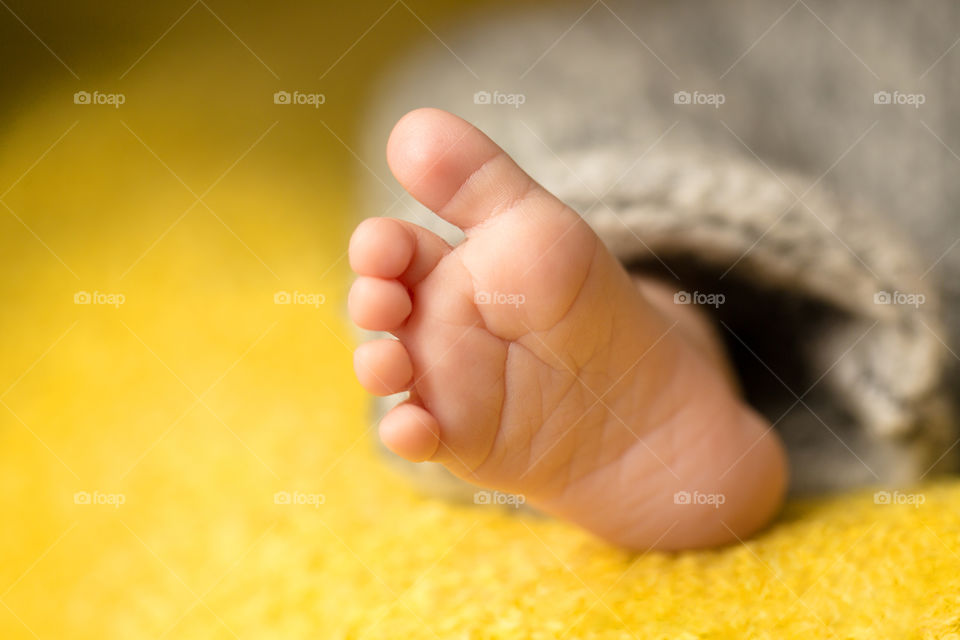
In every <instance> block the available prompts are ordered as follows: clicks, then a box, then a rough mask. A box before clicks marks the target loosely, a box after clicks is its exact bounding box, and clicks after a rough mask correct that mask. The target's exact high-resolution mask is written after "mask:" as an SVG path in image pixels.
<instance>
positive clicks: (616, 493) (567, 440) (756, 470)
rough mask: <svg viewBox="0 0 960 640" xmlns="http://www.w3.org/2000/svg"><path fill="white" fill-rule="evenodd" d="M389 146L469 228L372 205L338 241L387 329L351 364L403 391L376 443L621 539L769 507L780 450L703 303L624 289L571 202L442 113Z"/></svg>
mask: <svg viewBox="0 0 960 640" xmlns="http://www.w3.org/2000/svg"><path fill="white" fill-rule="evenodd" d="M387 159H388V161H389V164H390V167H391V169H392V171H393V173H394V175H395V176H396V178H397V180H399V182H400V184H401V185H403V187H404V188H405V189H406V190H407V191H409V192H410V194H411V195H413V196H414V197H415V198H416V199H417V200H419V201H420V202H422V203H423V204H424V205H426V206H427V207H429V208H430V209H431V210H432V211H434V212H436V214H437V215H439V216H440V217H442V218H443V219H445V220H447V221H449V222H451V223H453V224H455V225H457V226H458V227H460V228H461V229H463V231H464V232H465V234H466V239H465V240H464V241H463V242H462V243H460V244H458V245H457V246H455V247H452V246H450V245H448V244H447V243H446V242H445V241H444V240H442V239H441V238H440V237H439V236H437V235H435V234H433V233H432V232H430V231H428V230H426V229H423V228H421V227H419V226H416V225H414V224H410V223H407V222H403V221H400V220H395V219H390V218H373V219H369V220H365V221H364V222H363V223H361V224H360V226H359V227H358V228H357V230H356V231H355V233H354V234H353V237H352V239H351V241H350V264H351V266H352V268H353V269H354V271H356V273H357V274H358V275H359V278H358V279H357V281H356V282H355V284H354V286H353V289H352V290H351V292H350V298H349V306H350V313H351V317H352V318H353V320H354V322H355V323H356V324H357V325H359V326H360V327H361V328H364V329H369V330H375V331H388V332H391V333H392V334H394V335H395V336H396V337H397V338H398V339H399V340H390V339H386V340H374V341H371V342H368V343H366V344H363V345H361V346H360V347H359V348H358V349H357V351H356V354H355V359H354V363H355V368H356V372H357V377H358V378H359V380H360V383H361V384H362V385H363V386H364V387H365V388H366V389H367V390H368V391H370V392H371V393H374V394H378V395H388V394H393V393H397V392H400V391H404V390H409V391H410V393H411V397H410V399H409V400H408V401H407V402H404V403H403V404H401V405H399V406H397V407H396V408H394V409H392V410H391V411H390V412H389V413H388V414H387V415H386V416H385V417H384V418H383V421H382V422H381V424H380V436H381V438H382V439H383V441H384V443H385V444H386V446H387V447H388V448H390V449H391V450H392V451H394V452H396V453H397V454H398V455H400V456H402V457H404V458H407V459H409V460H413V461H424V460H431V461H435V462H439V463H442V464H443V465H445V466H446V467H447V468H448V469H449V470H450V471H452V472H453V473H454V474H455V475H457V476H459V477H461V478H463V479H465V480H467V481H469V482H472V483H474V484H476V485H479V486H482V487H486V488H491V489H496V490H502V491H508V492H512V493H520V494H523V495H524V496H525V497H526V499H527V501H528V502H529V503H531V504H533V505H534V506H536V507H538V508H540V509H541V510H543V511H546V512H549V513H551V514H554V515H556V516H558V517H561V518H564V519H567V520H570V521H573V522H575V523H577V524H579V525H580V526H582V527H584V528H586V529H588V530H590V531H592V532H594V533H596V534H597V535H599V536H601V537H603V538H605V539H607V540H609V541H611V542H613V543H616V544H619V545H622V546H625V547H628V548H631V549H647V548H663V549H678V548H689V547H699V546H711V545H717V544H723V543H726V542H730V541H732V540H735V539H737V538H743V537H746V536H748V535H750V534H751V533H753V532H754V531H756V530H757V529H759V528H760V527H762V526H763V525H764V524H765V523H767V522H768V521H769V520H770V518H771V517H772V516H773V515H774V514H775V513H776V510H777V508H778V506H779V505H780V502H781V500H782V495H783V491H784V485H785V459H784V455H783V451H782V448H781V446H780V443H779V440H778V438H777V437H776V435H775V434H774V433H773V432H772V431H770V430H769V425H768V424H767V423H766V422H765V421H764V420H763V419H762V418H760V417H759V416H758V415H757V414H756V413H755V412H753V411H752V410H751V409H750V408H749V407H748V406H746V405H745V404H744V402H743V401H742V400H741V398H740V397H738V395H737V392H736V389H735V385H734V384H733V383H732V381H731V379H730V377H729V376H728V375H727V372H726V370H725V364H724V362H723V360H722V358H720V357H717V353H718V351H717V350H716V349H715V348H714V347H715V346H716V345H712V346H708V345H706V344H705V341H709V340H712V338H707V339H705V338H704V335H707V334H708V333H709V332H701V333H700V334H699V335H697V333H698V332H697V331H696V330H695V329H693V328H692V327H694V326H695V325H696V324H697V322H702V321H701V320H700V319H695V318H692V317H691V316H690V314H696V313H698V312H696V311H691V308H690V307H687V306H682V307H681V306H679V305H673V304H672V303H671V301H669V299H668V300H667V301H666V302H664V300H663V298H662V296H660V295H659V294H658V292H657V287H656V286H649V287H647V288H645V289H644V288H638V287H637V284H636V283H635V282H634V281H633V280H632V279H631V277H630V276H629V275H628V274H627V272H626V271H625V270H624V269H623V267H622V266H621V265H620V263H619V262H618V261H617V260H616V259H615V258H614V257H613V256H612V255H611V254H610V253H609V252H608V251H607V250H606V248H605V247H604V246H603V244H602V242H601V241H600V239H599V238H598V237H597V236H596V235H595V234H594V233H593V231H592V230H591V229H590V228H589V226H588V225H587V224H586V223H585V222H584V221H583V220H582V218H581V217H580V216H579V215H578V214H577V213H575V212H574V211H572V210H571V209H569V208H568V207H567V206H566V205H564V204H563V203H562V202H560V201H559V200H557V199H556V198H555V197H554V196H552V195H551V194H550V193H548V192H546V191H545V190H544V189H543V188H542V187H541V186H540V185H538V184H537V183H536V182H534V181H533V179H531V178H530V177H529V176H528V175H526V174H525V173H524V172H523V171H522V170H521V169H520V168H519V167H518V166H517V165H516V164H515V163H514V162H513V160H512V159H511V158H510V157H509V156H507V154H506V153H504V152H503V150H501V149H500V148H499V147H498V146H497V145H496V144H494V143H493V142H492V141H491V140H490V139H489V138H487V137H486V136H485V135H484V134H483V133H481V132H480V131H479V130H477V129H475V128H474V127H472V126H471V125H470V124H468V123H466V122H464V121H463V120H461V119H460V118H457V117H456V116H453V115H451V114H449V113H446V112H443V111H438V110H435V109H420V110H417V111H414V112H412V113H410V114H408V115H407V116H405V117H404V118H403V119H402V120H401V121H400V122H399V123H398V124H397V126H396V127H395V128H394V131H393V133H392V134H391V136H390V141H389V143H388V146H387ZM684 314H687V315H684ZM684 492H686V493H684ZM688 496H689V499H686V498H687V497H688ZM698 496H699V497H698Z"/></svg>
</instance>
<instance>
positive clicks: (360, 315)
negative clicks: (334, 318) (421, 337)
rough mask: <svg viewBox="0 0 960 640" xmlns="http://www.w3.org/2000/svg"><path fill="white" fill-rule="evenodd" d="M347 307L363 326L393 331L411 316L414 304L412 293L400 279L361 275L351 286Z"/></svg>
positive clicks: (359, 324) (370, 328) (353, 317)
mask: <svg viewBox="0 0 960 640" xmlns="http://www.w3.org/2000/svg"><path fill="white" fill-rule="evenodd" d="M347 308H348V309H349V311H350V319H351V320H353V322H354V323H355V324H356V325H357V326H358V327H360V328H361V329H367V330H369V331H393V330H394V329H397V328H398V327H400V325H402V324H403V322H404V320H406V319H407V316H409V315H410V311H411V309H412V304H411V302H410V294H409V293H407V290H406V288H405V287H404V286H403V285H402V284H400V283H399V282H397V281H396V280H384V279H381V278H371V277H364V276H361V277H360V278H358V279H357V281H356V282H354V283H353V287H351V288H350V295H349V297H348V298H347Z"/></svg>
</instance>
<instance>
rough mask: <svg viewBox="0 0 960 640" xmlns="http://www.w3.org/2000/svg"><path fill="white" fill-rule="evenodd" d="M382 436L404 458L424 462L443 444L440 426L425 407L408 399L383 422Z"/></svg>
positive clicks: (385, 417)
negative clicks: (441, 442)
mask: <svg viewBox="0 0 960 640" xmlns="http://www.w3.org/2000/svg"><path fill="white" fill-rule="evenodd" d="M380 439H381V440H382V441H383V444H384V445H386V447H387V448H388V449H390V451H393V452H394V453H395V454H397V455H398V456H400V457H401V458H405V459H407V460H409V461H411V462H423V461H425V460H429V459H430V458H432V457H433V455H434V454H435V453H436V452H437V448H438V447H439V446H440V425H439V424H438V423H437V420H436V418H434V417H433V415H431V414H430V412H429V411H427V410H426V409H424V408H423V407H419V406H417V405H415V404H411V403H409V402H405V403H403V404H401V405H399V406H397V407H394V408H393V409H391V410H390V412H389V413H387V415H386V416H384V417H383V420H381V421H380Z"/></svg>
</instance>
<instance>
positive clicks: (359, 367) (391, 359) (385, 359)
mask: <svg viewBox="0 0 960 640" xmlns="http://www.w3.org/2000/svg"><path fill="white" fill-rule="evenodd" d="M353 368H354V370H355V371H356V374H357V380H359V381H360V385H361V386H362V387H363V388H364V389H366V390H367V391H369V392H370V393H372V394H373V395H375V396H389V395H391V394H394V393H400V392H401V391H405V390H406V389H407V388H408V387H409V386H410V383H411V382H412V381H413V363H412V362H411V361H410V354H408V353H407V350H406V348H405V347H404V346H403V345H402V344H400V342H399V341H397V340H389V339H385V340H373V341H371V342H367V343H365V344H362V345H360V346H359V347H357V350H356V351H354V353H353Z"/></svg>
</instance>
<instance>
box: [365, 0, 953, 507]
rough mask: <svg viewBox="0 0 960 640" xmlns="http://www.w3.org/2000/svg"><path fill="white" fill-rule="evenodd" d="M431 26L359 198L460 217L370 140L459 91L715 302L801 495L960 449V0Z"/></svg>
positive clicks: (588, 10)
mask: <svg viewBox="0 0 960 640" xmlns="http://www.w3.org/2000/svg"><path fill="white" fill-rule="evenodd" d="M437 35H438V36H439V37H440V38H441V39H442V42H441V41H439V40H437V39H435V38H433V37H432V36H431V35H430V34H426V33H425V38H424V40H423V43H422V46H421V47H419V48H418V49H417V50H415V51H412V52H409V53H408V54H405V55H404V56H401V57H400V58H399V59H398V60H397V61H396V62H395V63H394V64H392V65H391V66H390V67H389V68H388V69H387V71H386V73H385V74H384V80H383V81H382V83H381V88H380V90H379V92H378V93H377V94H376V96H375V97H374V100H373V101H372V103H371V113H370V116H369V118H368V126H367V128H366V131H365V135H366V137H367V139H368V140H369V141H370V147H369V150H368V153H367V154H366V155H367V157H369V158H377V159H378V160H377V161H376V162H372V163H371V170H372V171H373V172H374V173H376V174H377V178H376V180H373V179H371V180H370V183H369V185H367V188H365V189H364V194H365V197H366V203H365V209H364V211H365V213H366V214H367V215H392V216H397V217H402V218H406V219H409V220H412V221H414V222H417V223H419V224H423V225H425V226H428V227H430V228H432V229H434V230H437V231H439V232H441V233H442V234H443V235H444V236H445V237H447V238H448V239H449V240H451V241H454V242H455V241H458V240H459V239H460V237H461V236H460V235H459V232H458V231H457V230H456V229H454V228H453V227H451V226H450V225H447V224H446V223H443V222H442V221H440V220H439V219H437V218H436V216H433V215H431V214H429V212H428V211H427V210H426V209H424V208H423V207H422V206H421V205H419V204H418V203H416V202H415V201H414V200H413V199H412V198H410V197H409V196H406V195H405V194H401V192H400V190H399V187H397V186H396V185H395V183H393V182H392V179H391V178H390V177H389V172H388V170H387V168H386V165H385V162H383V161H382V160H379V158H382V156H383V152H382V149H383V145H384V142H385V140H386V138H387V135H388V133H389V131H390V128H391V127H392V125H393V123H395V122H396V120H397V119H398V118H399V117H400V116H402V115H403V114H404V113H406V112H407V111H409V110H410V109H413V108H416V107H421V106H432V107H439V108H443V109H446V110H449V111H451V112H453V113H456V114H458V115H460V116H461V117H463V118H465V119H467V120H469V121H470V122H472V123H474V124H475V125H476V126H478V127H480V128H481V129H482V130H484V131H485V132H486V133H487V134H488V135H489V136H490V137H491V138H493V140H495V141H496V142H497V143H498V144H500V145H501V146H502V147H504V149H506V150H507V151H508V152H509V153H510V154H511V155H512V156H513V157H514V158H515V159H516V160H517V162H518V163H519V164H520V166H522V167H523V168H524V169H525V170H526V171H527V172H528V173H530V174H531V175H532V176H533V177H534V178H535V179H536V180H538V181H539V182H540V183H541V184H542V185H544V187H546V188H547V189H548V190H550V191H552V192H553V193H555V194H556V195H557V196H558V197H560V198H561V199H562V200H563V201H565V202H566V203H567V204H569V205H570V206H571V207H572V208H573V209H575V210H576V211H578V212H579V213H580V214H581V215H583V217H584V218H585V219H586V220H587V221H588V222H589V224H590V225H591V226H592V227H593V228H594V229H595V230H596V232H597V233H598V234H599V235H600V237H601V238H602V239H603V240H604V242H605V243H606V245H607V246H608V247H609V248H610V250H611V251H612V252H613V253H614V254H615V255H616V256H617V257H618V258H619V259H620V260H622V261H623V263H624V264H625V265H626V266H627V267H628V268H629V269H631V270H635V271H638V272H649V273H651V274H655V275H658V276H660V277H662V278H664V279H666V280H667V281H668V282H672V283H673V284H674V285H675V286H676V287H677V289H678V290H680V291H681V292H683V293H682V294H680V295H679V296H678V298H677V302H678V303H685V302H687V301H694V302H703V303H706V306H705V308H706V309H707V310H708V311H709V312H710V313H711V314H713V315H714V316H715V318H716V321H717V323H718V326H720V328H721V331H720V332H721V334H722V335H723V336H724V338H725V339H726V342H727V345H728V347H729V350H730V353H731V356H732V357H733V359H734V362H735V364H736V366H737V368H738V371H739V373H740V376H741V381H742V383H743V386H744V390H745V393H746V395H747V398H748V400H749V401H750V402H751V403H752V404H753V405H754V406H755V407H757V408H758V409H759V410H760V411H761V412H762V413H763V414H764V415H766V416H767V417H768V418H769V419H770V421H771V422H773V423H774V426H775V428H776V429H777V430H778V431H779V432H780V433H781V434H782V436H783V438H784V440H785V442H786V443H787V447H788V451H789V454H790V459H791V486H792V488H793V490H794V491H795V492H810V491H822V490H828V489H836V488H842V487H850V486H857V485H862V484H889V485H904V484H908V483H911V482H916V481H919V480H921V479H923V478H924V477H926V476H927V475H929V474H931V473H934V472H939V471H943V470H949V469H952V468H954V466H955V464H956V456H955V455H954V453H955V452H956V449H955V448H954V445H955V443H956V438H957V429H956V423H955V420H954V414H955V410H956V408H955V403H954V397H955V396H956V395H957V393H956V392H957V391H958V389H960V377H958V375H957V373H958V368H957V363H958V357H957V352H958V349H957V348H956V347H955V346H953V345H956V344H958V339H960V287H958V279H957V275H958V274H960V245H958V241H960V215H958V212H957V207H958V206H960V179H958V176H960V155H958V154H960V117H958V116H960V95H958V94H960V84H958V83H957V82H956V80H957V78H958V77H960V76H958V71H960V45H957V40H958V38H960V5H956V4H955V3H951V2H948V1H946V0H944V1H929V2H895V1H893V0H884V1H876V0H869V1H868V0H857V1H851V2H844V3H842V4H841V3H829V2H815V1H813V0H797V1H796V2H792V3H791V2H786V1H785V2H762V1H761V0H743V1H740V2H710V3H706V2H634V3H618V2H598V3H595V4H593V5H590V4H585V5H580V4H578V5H572V4H570V5H543V6H541V7H539V8H534V9H526V10H523V11H516V10H513V11H509V12H503V11H502V10H500V11H498V12H496V13H493V12H490V11H488V12H487V13H480V14H477V15H475V16H472V17H469V18H467V19H465V20H464V21H463V24H462V25H459V26H458V27H457V28H447V29H442V30H440V32H439V33H438V34H437ZM953 45H957V46H953ZM385 185H386V186H385ZM392 401H395V399H394V400H392ZM392 401H391V402H392ZM411 467H413V465H411ZM435 467H436V465H431V464H429V463H428V464H425V465H416V469H415V471H416V473H417V474H419V475H420V476H421V477H424V478H426V484H427V485H428V486H429V487H430V488H431V489H433V490H436V491H453V492H456V491H457V489H456V488H455V487H456V484H449V483H448V482H447V481H446V479H444V476H445V472H442V471H438V470H437V469H436V468H435ZM451 487H453V488H451Z"/></svg>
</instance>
